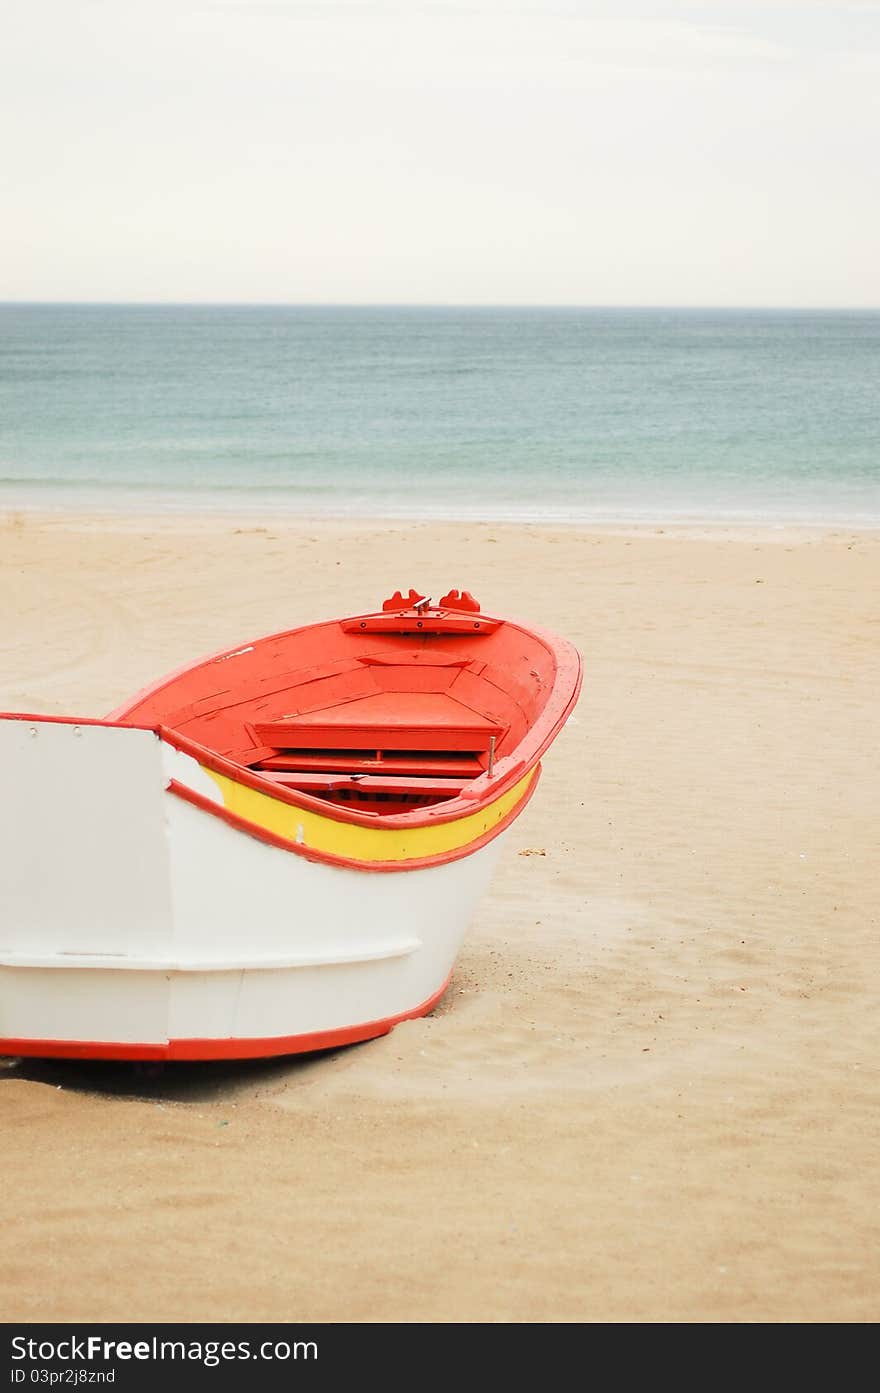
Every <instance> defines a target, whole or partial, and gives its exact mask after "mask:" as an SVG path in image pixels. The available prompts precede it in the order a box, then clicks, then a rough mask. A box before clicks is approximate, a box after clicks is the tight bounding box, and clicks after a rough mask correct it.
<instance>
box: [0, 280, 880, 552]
mask: <svg viewBox="0 0 880 1393" xmlns="http://www.w3.org/2000/svg"><path fill="white" fill-rule="evenodd" d="M878 407H880V313H878V312H873V311H864V312H858V311H840V312H837V311H821V312H820V311H807V310H803V311H788V310H786V311H782V310H779V311H765V310H749V311H738V310H673V309H669V310H631V309H618V310H615V309H513V308H507V309H484V308H461V309H455V308H399V307H394V308H391V307H389V308H381V307H376V308H342V307H340V308H329V307H328V308H317V307H280V306H279V307H268V306H263V307H230V306H171V305H168V306H107V305H12V304H8V305H4V306H0V508H6V509H9V508H26V507H39V508H49V509H51V508H81V509H84V510H90V509H95V508H98V509H111V510H119V509H145V510H148V511H152V512H155V511H161V510H164V509H187V508H195V509H199V510H226V511H230V512H233V513H235V514H245V513H261V514H264V513H267V512H273V511H279V510H280V511H284V512H286V513H290V514H300V515H310V516H314V515H328V516H343V517H357V516H367V517H369V516H373V517H386V518H425V519H429V518H486V519H492V520H499V521H500V520H512V521H534V522H540V521H548V522H590V521H624V522H626V521H658V522H660V521H676V520H678V521H720V522H731V523H733V522H739V521H744V522H752V521H763V522H772V523H779V524H785V523H789V522H794V523H806V524H812V523H816V524H842V525H862V526H876V525H878V523H880V439H878Z"/></svg>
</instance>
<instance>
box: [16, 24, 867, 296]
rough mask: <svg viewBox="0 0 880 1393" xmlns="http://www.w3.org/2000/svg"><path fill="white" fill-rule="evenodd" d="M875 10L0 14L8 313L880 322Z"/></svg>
mask: <svg viewBox="0 0 880 1393" xmlns="http://www.w3.org/2000/svg"><path fill="white" fill-rule="evenodd" d="M878 151H880V0H861V2H860V0H760V3H753V2H752V0H736V2H735V3H731V0H705V2H704V3H698V2H696V0H695V2H694V3H684V2H683V0H682V3H677V2H676V0H666V3H652V2H651V0H473V3H469V2H468V0H3V2H2V5H0V299H3V300H50V301H52V300H98V301H147V302H153V301H182V302H197V303H201V302H218V301H219V302H225V303H238V302H241V303H264V302H270V303H336V304H359V303H372V304H376V303H381V304H388V303H415V304H516V305H528V304H535V305H566V304H567V305H681V306H687V305H712V306H716V305H717V306H720V305H732V306H771V305H774V306H817V307H823V306H827V307H835V306H841V307H843V306H847V307H848V306H853V307H878V306H880V177H878Z"/></svg>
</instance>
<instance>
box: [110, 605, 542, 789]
mask: <svg viewBox="0 0 880 1393" xmlns="http://www.w3.org/2000/svg"><path fill="white" fill-rule="evenodd" d="M398 598H399V597H398ZM467 598H468V599H470V597H467ZM386 603H387V602H386ZM441 603H442V602H441ZM474 603H475V602H474ZM555 670H556V660H555V655H554V653H553V651H552V649H551V648H550V647H549V646H548V645H547V644H546V643H544V642H543V641H542V639H541V638H540V637H539V636H537V635H535V634H532V633H530V632H528V631H527V630H523V629H521V628H520V627H519V626H517V625H513V624H509V623H504V622H502V621H498V620H492V619H487V618H486V617H484V616H481V615H479V613H478V610H477V609H476V608H474V610H472V611H465V612H459V611H451V610H450V611H444V610H442V609H440V610H436V609H435V610H431V609H428V608H426V607H425V602H422V607H421V608H416V609H413V608H409V609H407V610H406V611H404V612H399V611H398V612H394V613H387V612H383V613H380V614H376V615H367V616H361V617H358V618H355V619H350V620H342V621H336V622H333V623H330V624H321V625H316V626H313V627H310V628H306V629H300V630H294V631H292V632H290V633H287V634H278V635H273V636H272V637H270V638H267V639H263V640H261V641H259V642H257V643H255V644H252V645H248V646H247V647H246V648H242V649H238V650H236V651H235V652H233V653H228V654H222V655H220V656H218V657H216V658H212V659H208V660H207V661H206V662H204V663H202V664H199V665H197V666H195V667H193V668H189V669H187V670H185V671H184V672H182V673H179V674H177V675H175V676H174V677H172V678H170V679H169V680H168V681H167V682H166V683H164V684H162V685H160V686H159V687H157V688H154V689H152V690H151V691H150V692H148V693H146V694H144V696H143V697H141V698H135V701H134V702H133V703H132V705H131V706H130V707H128V708H127V709H126V710H125V711H124V712H117V713H114V714H115V715H116V716H117V717H118V718H122V719H124V720H126V721H129V722H132V723H150V724H153V723H155V724H161V725H164V726H165V727H168V728H170V729H171V730H174V731H176V732H178V733H179V734H181V735H182V736H184V737H186V738H188V739H190V740H192V741H195V742H197V743H199V744H200V745H203V746H205V747H207V748H208V749H210V750H213V751H215V752H216V753H218V754H220V755H221V756H223V757H224V758H225V759H227V760H229V761H231V762H233V763H235V764H238V765H240V766H242V767H243V768H246V769H248V770H250V771H251V772H252V773H253V774H256V775H259V776H260V777H261V778H262V779H264V780H266V781H267V783H269V784H272V785H274V786H276V787H280V788H284V789H290V790H295V791H297V792H298V793H300V794H305V795H308V796H309V797H312V798H316V799H318V800H320V801H321V802H323V803H329V804H335V805H338V806H339V805H341V806H345V807H346V808H349V809H350V810H352V811H356V812H359V813H363V814H371V813H372V814H374V815H378V816H389V815H392V814H395V813H404V812H411V811H414V810H415V809H416V808H426V807H430V806H433V805H436V804H438V803H442V802H445V801H447V800H449V799H452V798H456V797H458V796H459V795H460V794H461V793H462V792H463V791H464V790H465V789H466V788H467V785H468V784H469V783H470V782H472V781H473V780H474V779H476V778H478V777H479V776H480V775H481V774H483V773H484V772H486V771H487V770H488V771H491V769H492V767H493V765H494V764H495V762H497V761H498V760H500V759H502V758H504V757H506V756H508V755H510V754H511V753H512V752H513V751H514V750H515V749H516V747H517V746H518V745H519V744H520V742H521V741H522V740H523V738H524V736H525V735H526V733H527V731H528V730H529V729H530V727H531V726H532V725H533V724H534V721H535V718H536V716H537V715H538V714H539V712H540V710H541V709H542V708H543V706H544V705H545V703H546V700H547V696H548V694H549V692H550V691H551V690H552V687H553V681H554V677H555ZM218 678H220V679H221V680H219V681H218Z"/></svg>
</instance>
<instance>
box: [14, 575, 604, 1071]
mask: <svg viewBox="0 0 880 1393" xmlns="http://www.w3.org/2000/svg"><path fill="white" fill-rule="evenodd" d="M580 684H581V663H580V657H579V655H578V653H577V651H576V649H575V648H574V647H572V645H571V644H570V643H568V642H567V641H566V640H565V639H562V638H559V637H556V636H554V635H552V634H548V633H545V632H543V631H541V630H538V629H534V628H531V627H527V626H525V625H524V624H521V623H517V622H514V621H513V620H510V619H496V618H491V617H489V616H487V615H485V614H483V613H482V612H481V610H480V606H479V604H478V602H477V601H476V600H475V599H474V598H473V596H472V595H470V594H469V593H468V592H467V591H464V592H459V591H458V590H450V591H449V593H448V594H446V595H444V596H443V597H442V599H441V600H440V601H439V603H438V604H436V605H435V604H432V602H431V600H430V598H428V597H427V596H424V595H421V594H419V593H418V592H417V591H415V590H412V589H411V590H410V591H409V592H408V594H406V595H404V594H402V593H401V592H400V591H398V592H396V593H395V594H394V595H393V596H391V598H390V599H387V600H386V601H385V602H384V604H383V605H382V608H381V609H380V610H378V611H375V612H372V613H369V614H361V615H355V616H353V617H351V618H346V619H338V620H332V621H328V622H324V623H318V624H313V625H309V626H306V627H303V628H297V629H293V630H290V631H288V632H285V633H279V634H272V635H270V636H268V637H265V638H262V639H259V640H256V641H254V642H251V643H245V644H240V645H239V646H238V647H236V648H232V649H228V650H226V651H224V652H221V653H216V654H214V655H212V656H211V657H208V658H205V659H202V660H200V661H198V662H195V663H192V664H190V665H189V666H187V667H185V668H182V669H180V670H179V671H177V672H174V673H172V674H170V675H169V676H167V677H164V678H162V679H161V680H160V681H158V682H156V683H155V684H154V685H152V686H150V687H148V688H146V689H145V690H143V691H141V692H138V693H137V695H136V696H133V697H132V698H131V699H130V700H129V701H127V702H126V703H125V704H124V705H123V706H121V707H119V708H118V709H117V710H115V711H113V712H112V713H111V714H110V715H109V716H107V717H106V718H104V719H102V720H94V719H86V718H83V719H80V718H73V717H69V718H68V717H57V716H37V715H30V714H23V713H20V712H16V713H9V714H4V715H2V716H0V759H2V768H3V770H4V784H5V797H4V798H3V800H2V807H0V1054H6V1055H18V1056H22V1055H24V1056H44V1057H50V1058H51V1057H54V1058H64V1057H67V1058H71V1057H73V1058H97V1059H131V1060H196V1059H221V1058H227V1059H243V1058H248V1057H258V1056H270V1055H280V1054H293V1053H298V1052H302V1051H310V1050H320V1049H327V1048H331V1047H335V1046H338V1045H344V1044H350V1043H353V1042H355V1041H360V1040H366V1039H369V1038H371V1037H374V1036H377V1035H382V1034H385V1033H387V1032H388V1031H389V1030H391V1029H392V1027H393V1026H394V1025H396V1024H397V1023H398V1022H400V1021H403V1020H406V1019H407V1018H411V1017H416V1016H422V1015H425V1014H426V1013H427V1012H429V1011H430V1010H431V1009H432V1007H434V1006H435V1005H436V1003H437V1002H438V1001H439V1000H440V998H441V997H442V995H443V993H444V991H445V990H446V987H447V985H448V982H449V979H450V975H451V973H452V969H453V965H454V962H455V958H456V955H457V953H458V950H459V947H460V944H461V941H462V938H463V935H464V933H465V930H466V928H467V925H468V922H469V920H470V919H471V917H472V914H473V911H474V908H475V906H476V904H477V902H478V900H479V898H480V896H481V895H482V894H483V893H484V891H485V890H486V888H487V885H488V882H489V879H490V876H491V873H492V870H493V867H494V865H495V862H496V860H497V857H498V854H499V850H500V848H501V846H502V843H503V841H504V835H505V833H506V832H507V831H508V830H509V828H510V827H511V825H512V824H513V823H514V821H515V820H516V818H517V817H518V816H519V815H520V813H521V812H522V811H523V809H524V808H525V806H526V804H527V803H528V802H529V799H530V798H531V797H532V795H533V793H534V792H535V788H536V785H537V783H538V778H539V774H540V767H541V763H540V762H541V758H542V756H543V755H544V753H545V751H546V750H547V749H548V747H549V746H550V744H551V743H552V741H553V740H554V739H555V737H556V736H557V735H558V733H559V731H560V729H561V728H562V726H563V724H564V723H565V721H566V719H567V718H568V716H569V715H570V713H571V711H572V709H573V707H574V705H575V702H576V701H577V697H578V693H579V690H580Z"/></svg>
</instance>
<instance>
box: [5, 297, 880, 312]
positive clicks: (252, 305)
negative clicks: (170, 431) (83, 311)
mask: <svg viewBox="0 0 880 1393" xmlns="http://www.w3.org/2000/svg"><path fill="white" fill-rule="evenodd" d="M57 306H69V307H71V308H107V309H313V310H320V309H326V310H570V311H573V312H583V311H608V310H643V311H656V312H659V313H663V312H668V311H675V312H677V313H681V312H687V311H691V312H707V311H709V312H719V311H724V312H739V313H743V314H766V313H785V312H788V313H797V314H804V313H806V314H816V313H829V314H842V313H856V314H876V313H878V312H880V304H878V305H854V304H835V305H832V304H815V305H810V304H798V305H786V304H748V305H736V304H712V303H705V304H702V303H701V304H674V303H668V304H666V303H664V304H659V303H658V304H644V303H636V302H632V303H628V302H620V301H618V302H614V303H611V302H608V303H604V302H594V303H587V302H573V301H519V302H517V301H513V300H497V301H490V300H467V301H466V300H461V301H437V300H110V299H100V300H88V299H86V300H83V299H61V300H49V299H45V300H44V299H12V300H7V299H2V298H0V308H3V309H5V308H16V307H17V308H32V307H43V308H50V307H57Z"/></svg>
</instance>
